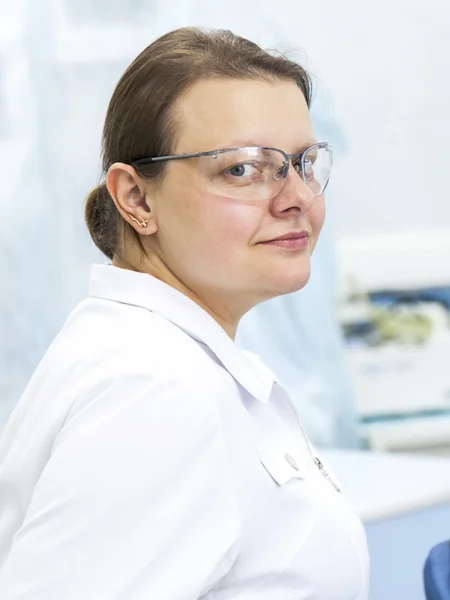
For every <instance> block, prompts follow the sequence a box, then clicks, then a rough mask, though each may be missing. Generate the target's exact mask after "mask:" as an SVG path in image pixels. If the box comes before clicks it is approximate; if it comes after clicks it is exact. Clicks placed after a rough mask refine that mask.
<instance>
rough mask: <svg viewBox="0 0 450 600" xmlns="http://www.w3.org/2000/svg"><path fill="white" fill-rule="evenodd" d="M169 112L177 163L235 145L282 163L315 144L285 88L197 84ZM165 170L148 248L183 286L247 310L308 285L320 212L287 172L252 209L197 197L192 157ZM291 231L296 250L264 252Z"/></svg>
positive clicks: (291, 87) (301, 106)
mask: <svg viewBox="0 0 450 600" xmlns="http://www.w3.org/2000/svg"><path fill="white" fill-rule="evenodd" d="M176 109H177V110H176V115H177V117H176V118H177V122H178V124H179V129H178V142H177V146H176V151H175V153H177V154H178V153H188V152H203V151H209V150H215V149H223V148H234V147H237V146H266V147H273V148H279V149H281V150H283V151H284V152H286V153H287V154H290V153H294V152H300V151H301V150H303V149H305V148H307V147H308V146H310V145H312V144H314V143H315V142H316V141H317V140H316V139H315V136H314V131H313V129H312V125H311V121H310V118H309V112H308V107H307V105H306V102H305V99H304V97H303V94H302V93H301V91H300V90H299V89H298V87H297V86H296V85H295V84H294V83H291V82H279V81H278V82H264V81H252V80H233V79H209V80H203V81H200V82H198V83H196V84H195V85H194V86H193V87H192V88H191V89H190V90H189V91H188V92H187V93H186V94H185V95H184V96H183V97H182V98H181V99H180V100H179V101H178V103H177V106H176ZM211 160H213V159H211ZM166 166H167V171H166V175H165V178H164V180H163V183H162V184H161V186H160V188H159V189H158V191H157V193H156V196H155V197H154V202H153V204H152V212H153V216H154V217H155V220H156V224H157V232H156V234H155V235H154V236H153V235H152V236H149V238H153V239H152V240H150V239H149V238H148V237H147V238H146V240H148V242H150V244H151V248H150V251H151V252H154V251H155V249H156V251H157V253H158V255H159V258H160V260H162V261H163V262H164V264H165V266H166V267H167V268H168V269H169V270H170V271H171V273H172V274H174V275H175V276H176V277H177V278H178V279H179V280H180V281H181V282H182V283H183V284H184V285H185V286H187V287H188V288H189V289H190V290H192V291H193V292H194V293H196V294H197V295H199V296H200V297H202V298H207V297H208V296H211V295H214V294H215V295H217V294H219V297H220V298H222V299H223V301H224V303H231V305H235V306H236V308H237V309H238V307H245V308H244V310H245V311H246V310H249V309H250V308H251V307H252V306H254V305H256V304H257V303H259V302H261V301H263V300H266V299H269V298H272V297H274V296H278V295H281V294H286V293H289V292H293V291H296V290H299V289H300V288H302V287H303V286H304V285H305V284H306V283H307V281H308V279H309V275H310V257H311V253H312V251H313V249H314V247H315V245H316V242H317V238H318V235H319V232H320V230H321V227H322V225H323V222H324V218H325V203H324V197H323V195H320V196H313V194H312V192H311V190H310V188H309V187H308V186H306V185H305V183H304V182H303V181H302V179H301V178H300V177H299V175H298V174H297V173H296V172H295V171H294V169H293V168H292V165H290V168H289V173H288V176H287V179H286V182H285V185H284V187H283V188H282V190H281V191H280V192H279V193H278V195H276V196H275V197H272V198H270V199H265V200H250V201H248V200H246V201H243V200H236V199H232V198H228V197H223V196H220V195H217V194H214V193H213V192H211V191H209V190H207V189H205V187H204V185H203V184H202V181H201V178H200V175H199V163H198V159H196V158H193V159H187V160H179V161H178V160H177V161H169V162H167V164H166ZM290 232H307V234H308V236H309V237H308V239H307V241H306V243H305V242H303V247H296V248H291V247H288V246H289V245H288V244H285V245H279V244H274V243H267V242H268V240H273V239H274V238H278V237H280V236H283V235H285V234H288V233H290ZM155 244H156V248H155ZM297 246H302V244H297Z"/></svg>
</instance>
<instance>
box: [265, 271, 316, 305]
mask: <svg viewBox="0 0 450 600" xmlns="http://www.w3.org/2000/svg"><path fill="white" fill-rule="evenodd" d="M310 274H311V272H310V270H309V269H308V271H305V272H303V273H298V272H297V273H295V274H294V273H293V274H292V275H291V277H287V276H286V275H288V274H287V273H285V274H284V275H285V276H284V277H280V278H278V279H276V280H273V281H271V282H270V283H269V282H268V281H266V282H265V283H266V285H265V286H264V287H265V289H266V294H265V295H266V299H267V300H268V299H269V298H275V297H276V296H284V295H285V294H292V293H293V292H298V291H299V290H301V289H302V288H304V287H305V285H306V284H307V283H308V281H309V278H310Z"/></svg>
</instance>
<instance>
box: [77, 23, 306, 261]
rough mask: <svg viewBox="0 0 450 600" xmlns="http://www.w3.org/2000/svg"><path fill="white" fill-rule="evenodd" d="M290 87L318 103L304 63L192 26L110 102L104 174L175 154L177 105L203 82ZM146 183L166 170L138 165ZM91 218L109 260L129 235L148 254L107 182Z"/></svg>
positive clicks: (162, 46) (96, 193) (162, 45)
mask: <svg viewBox="0 0 450 600" xmlns="http://www.w3.org/2000/svg"><path fill="white" fill-rule="evenodd" d="M212 77H229V78H234V79H266V80H269V81H270V80H274V79H284V80H291V81H294V82H295V83H296V85H297V86H298V87H299V88H300V90H301V91H302V92H303V95H304V97H305V100H306V102H307V104H308V107H309V106H310V103H311V91H312V85H311V79H310V77H309V75H308V74H307V72H306V71H305V70H304V69H303V68H302V67H301V66H300V65H298V64H297V63H295V62H293V61H291V60H288V59H287V58H285V57H284V56H281V55H272V54H269V53H268V52H266V51H265V50H262V49H261V48H260V47H259V46H258V45H257V44H255V43H253V42H251V41H249V40H247V39H245V38H242V37H239V36H237V35H235V34H233V33H232V32H231V31H225V30H212V31H208V30H202V29H199V28H194V27H192V28H191V27H186V28H181V29H176V30H175V31H171V32H169V33H167V34H165V35H163V36H162V37H160V38H158V39H157V40H156V41H154V42H153V43H152V44H150V46H148V47H147V48H145V50H143V51H142V52H141V53H140V54H139V56H137V58H136V59H135V60H134V61H133V62H132V63H131V65H130V66H129V67H128V68H127V70H126V71H125V73H124V74H123V75H122V77H121V78H120V80H119V82H118V84H117V86H116V88H115V90H114V93H113V95H112V98H111V100H110V103H109V106H108V110H107V114H106V118H105V125H104V129H103V137H102V168H103V172H104V174H106V173H107V171H108V169H109V167H110V166H111V165H112V164H113V163H115V162H124V163H128V164H129V163H132V162H133V161H134V160H137V159H138V158H141V157H146V156H167V155H169V154H172V153H173V152H174V146H175V142H176V127H175V118H174V114H173V112H174V111H173V110H172V108H173V105H174V103H175V101H176V100H177V99H178V98H179V97H180V96H181V94H182V93H183V92H185V91H186V90H187V89H188V88H189V87H190V86H192V85H193V84H194V83H195V82H197V81H198V80H200V79H204V78H212ZM135 168H136V171H137V172H138V174H139V175H140V176H141V177H144V178H146V179H152V180H157V179H158V178H160V177H161V176H162V175H163V173H164V170H165V163H164V162H159V163H153V164H147V165H139V166H136V167H135ZM85 219H86V223H87V226H88V229H89V232H90V234H91V237H92V239H93V241H94V243H95V244H96V246H97V247H98V248H99V249H100V250H101V251H102V252H103V253H104V254H105V255H106V256H107V257H108V258H110V259H112V258H113V256H114V254H118V255H120V253H121V250H122V245H123V240H124V237H125V233H126V232H127V230H128V231H129V232H130V233H132V234H133V235H134V239H135V241H136V242H137V244H138V245H139V247H140V248H141V250H142V251H143V246H142V242H141V237H140V235H139V234H138V233H137V232H136V231H135V230H134V229H133V228H132V227H131V226H130V225H129V224H128V223H126V222H125V221H124V220H123V219H122V218H121V216H120V213H119V212H118V211H117V209H116V207H115V205H114V202H113V200H112V198H111V196H110V195H109V193H108V190H107V189H106V184H105V183H102V184H101V185H99V186H98V187H96V188H95V189H94V190H93V191H92V192H91V193H90V194H89V196H88V198H87V200H86V206H85Z"/></svg>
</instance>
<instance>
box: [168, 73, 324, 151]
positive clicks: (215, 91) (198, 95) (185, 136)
mask: <svg viewBox="0 0 450 600" xmlns="http://www.w3.org/2000/svg"><path fill="white" fill-rule="evenodd" d="M176 113H177V122H178V141H177V148H176V152H202V151H207V150H215V149H218V148H227V147H233V146H245V145H256V146H273V147H275V148H280V149H282V150H284V151H285V152H288V153H291V152H297V151H299V150H301V149H302V148H303V147H306V146H308V145H310V144H313V143H314V142H315V137H314V132H313V128H312V125H311V121H310V117H309V111H308V107H307V104H306V101H305V98H304V96H303V94H302V92H301V90H300V89H299V88H298V87H297V86H296V84H295V83H294V82H290V81H273V82H269V81H260V80H256V81H254V80H248V79H244V80H239V79H204V80H201V81H198V82H197V83H195V84H194V85H193V86H192V87H191V88H190V89H189V90H188V91H187V92H186V93H185V94H184V95H183V96H182V97H181V98H180V99H179V100H178V102H177V105H176Z"/></svg>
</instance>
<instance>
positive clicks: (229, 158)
mask: <svg viewBox="0 0 450 600" xmlns="http://www.w3.org/2000/svg"><path fill="white" fill-rule="evenodd" d="M188 158H197V159H198V170H199V176H200V180H201V182H202V184H203V186H204V187H205V188H206V189H207V190H208V191H210V192H212V193H213V194H217V195H218V196H225V197H226V198H232V199H235V200H268V199H269V198H273V197H274V196H276V195H277V194H279V193H280V191H281V190H282V188H283V186H284V184H285V183H286V178H287V174H288V171H289V165H290V164H292V166H293V168H294V170H295V171H296V172H297V173H298V175H299V176H300V177H301V179H302V180H303V182H304V183H305V184H306V185H307V186H308V187H309V188H310V189H311V190H312V192H313V195H314V196H318V195H320V194H322V193H323V192H324V191H325V189H326V187H327V185H328V181H329V179H330V172H331V166H332V164H333V156H332V151H331V147H330V146H329V144H327V143H326V142H321V143H319V144H314V145H313V146H310V147H309V148H306V150H303V151H302V152H298V153H296V154H286V152H283V151H282V150H279V149H278V148H263V147H246V148H227V149H224V150H211V151H210V152H197V153H191V154H173V155H171V156H155V157H147V158H140V159H138V160H134V161H133V162H132V163H131V164H132V165H145V164H150V163H157V162H162V161H167V160H184V159H188Z"/></svg>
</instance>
